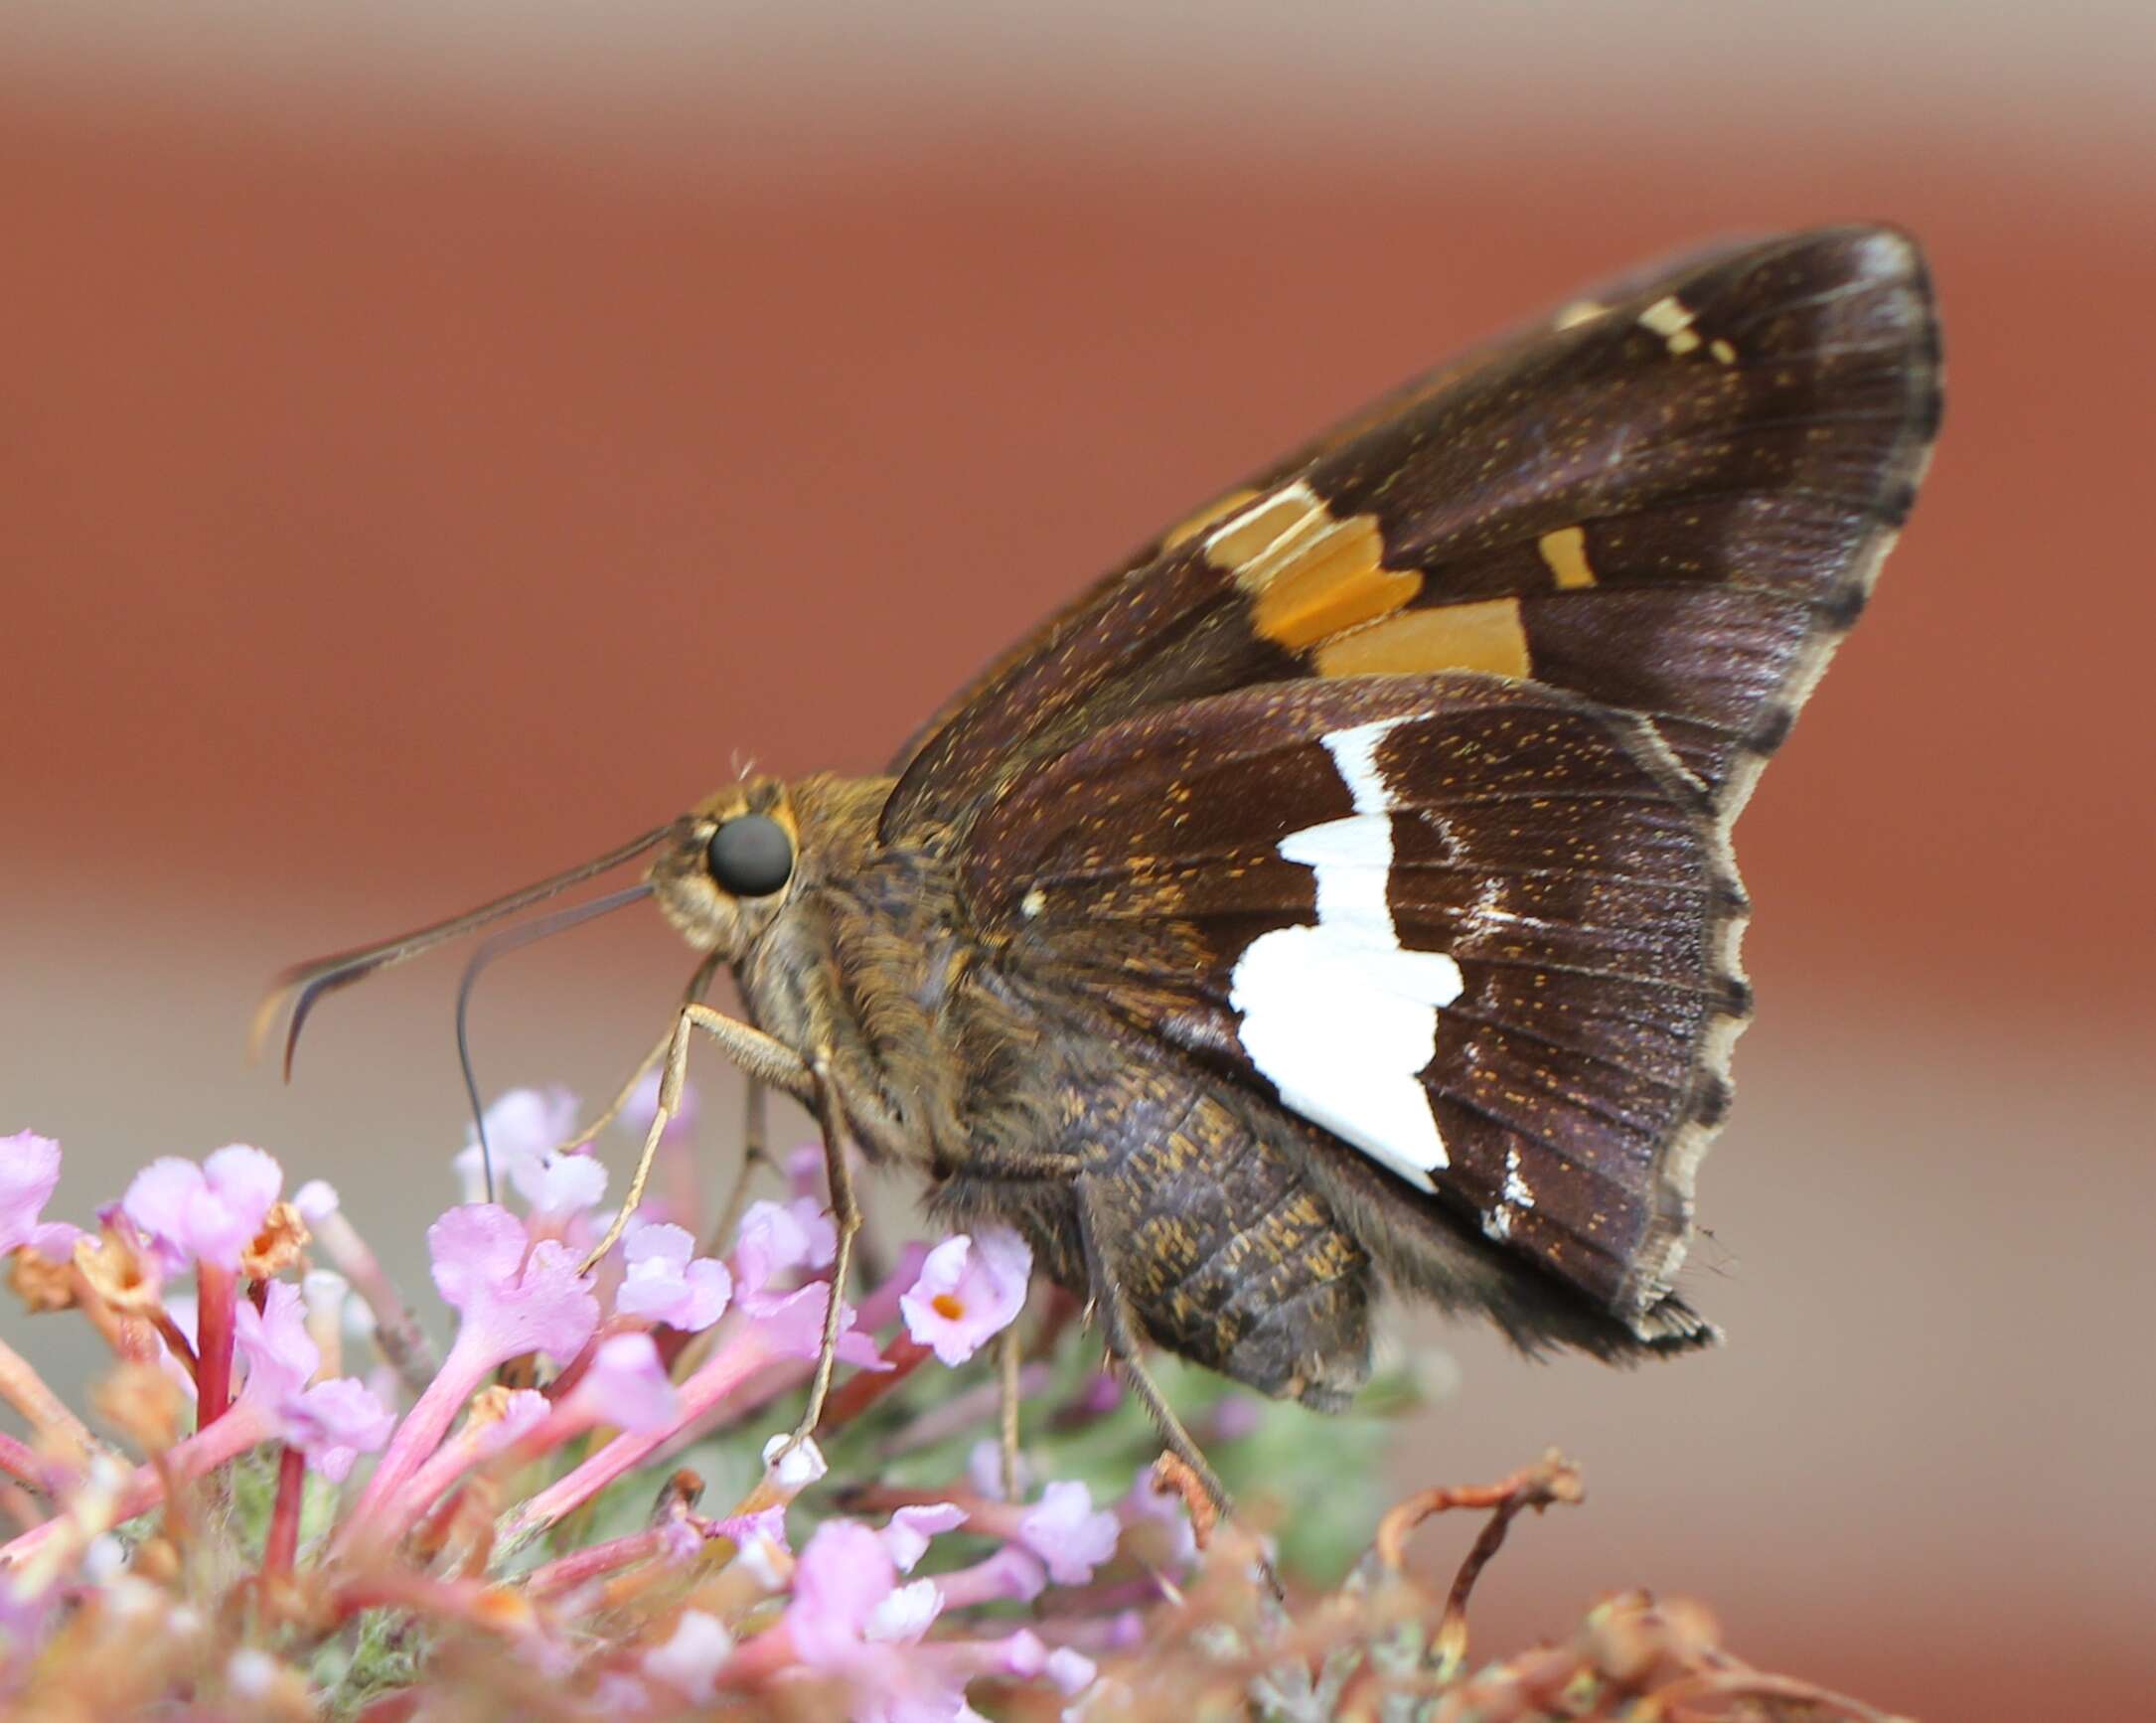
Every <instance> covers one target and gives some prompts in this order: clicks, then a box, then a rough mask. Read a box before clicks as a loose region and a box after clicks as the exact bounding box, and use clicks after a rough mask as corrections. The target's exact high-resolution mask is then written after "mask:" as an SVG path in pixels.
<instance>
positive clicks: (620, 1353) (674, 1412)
mask: <svg viewBox="0 0 2156 1723" xmlns="http://www.w3.org/2000/svg"><path fill="white" fill-rule="evenodd" d="M568 1398H569V1400H570V1401H571V1402H573V1403H574V1404H575V1406H576V1407H577V1409H578V1410H580V1411H588V1412H589V1413H590V1414H591V1415H592V1417H593V1419H594V1421H600V1420H603V1421H604V1422H606V1423H609V1424H613V1425H617V1426H618V1427H620V1428H621V1429H623V1430H636V1431H643V1432H650V1431H654V1430H665V1429H668V1428H670V1427H671V1426H672V1425H673V1423H674V1422H675V1420H676V1419H677V1418H679V1417H680V1416H681V1398H682V1397H681V1395H680V1394H679V1393H678V1392H677V1391H676V1390H675V1386H674V1384H673V1382H671V1381H670V1380H668V1378H667V1369H666V1366H665V1365H664V1364H662V1363H661V1362H660V1361H659V1348H658V1347H657V1346H655V1345H654V1344H653V1343H652V1337H651V1335H649V1334H647V1333H642V1332H638V1333H633V1334H609V1335H608V1336H607V1337H606V1338H605V1339H603V1340H601V1341H600V1342H599V1346H598V1350H597V1351H595V1352H594V1353H593V1354H592V1358H591V1368H590V1369H588V1370H586V1371H585V1372H584V1377H583V1380H582V1381H580V1382H578V1383H577V1384H576V1386H575V1388H573V1389H572V1390H571V1391H570V1393H569V1396H568Z"/></svg>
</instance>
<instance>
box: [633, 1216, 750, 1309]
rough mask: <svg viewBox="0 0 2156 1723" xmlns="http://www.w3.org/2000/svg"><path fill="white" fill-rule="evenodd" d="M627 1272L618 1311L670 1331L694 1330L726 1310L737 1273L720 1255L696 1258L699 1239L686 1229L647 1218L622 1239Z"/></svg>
mask: <svg viewBox="0 0 2156 1723" xmlns="http://www.w3.org/2000/svg"><path fill="white" fill-rule="evenodd" d="M621 1248H622V1257H623V1260H624V1261H625V1262H626V1263H627V1264H628V1272H627V1273H626V1274H625V1275H624V1276H623V1277H622V1283H621V1290H620V1291H619V1292H617V1293H616V1294H615V1295H614V1309H615V1310H616V1311H617V1312H619V1313H620V1314H621V1315H622V1316H625V1317H644V1318H648V1319H649V1320H650V1321H652V1322H655V1323H665V1324H666V1325H667V1327H669V1328H670V1329H680V1330H682V1331H684V1332H690V1333H693V1332H695V1331H698V1330H701V1329H707V1328H709V1327H710V1326H711V1325H712V1324H713V1323H715V1322H717V1321H718V1319H719V1318H720V1316H722V1315H723V1314H724V1313H725V1309H726V1302H727V1300H728V1299H730V1298H731V1297H732V1296H733V1277H732V1276H731V1275H730V1274H728V1273H727V1272H726V1265H725V1264H724V1263H722V1262H720V1261H719V1260H718V1259H717V1258H716V1257H708V1256H698V1257H693V1252H694V1250H695V1248H696V1241H695V1238H694V1236H693V1234H691V1232H690V1231H689V1229H688V1228H687V1227H681V1226H671V1225H668V1224H666V1223H664V1222H651V1221H648V1222H646V1223H644V1224H643V1225H641V1226H632V1227H631V1228H629V1230H628V1232H627V1233H626V1234H625V1235H624V1236H623V1238H622V1244H621Z"/></svg>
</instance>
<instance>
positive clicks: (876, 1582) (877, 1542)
mask: <svg viewBox="0 0 2156 1723" xmlns="http://www.w3.org/2000/svg"><path fill="white" fill-rule="evenodd" d="M897 1584H898V1569H897V1566H896V1565H895V1564H894V1563H893V1562H892V1560H891V1552H890V1551H889V1550H887V1549H886V1548H884V1546H883V1540H882V1539H881V1538H880V1537H878V1536H877V1535H876V1534H875V1533H874V1532H873V1531H871V1530H869V1528H868V1527H867V1526H865V1525H862V1524H861V1523H860V1522H859V1521H858V1520H852V1519H827V1520H826V1521H825V1522H824V1523H823V1524H822V1525H820V1526H818V1527H817V1528H816V1534H815V1535H814V1536H813V1537H811V1538H810V1539H809V1543H808V1547H807V1548H806V1549H804V1550H803V1551H802V1552H801V1560H800V1562H799V1564H798V1565H797V1566H796V1567H795V1569H794V1595H793V1601H792V1602H791V1603H789V1604H788V1605H787V1606H786V1616H785V1628H786V1633H787V1635H788V1637H789V1638H790V1639H791V1640H792V1642H793V1645H794V1650H795V1653H796V1654H797V1655H798V1656H799V1657H800V1658H801V1660H802V1661H803V1662H804V1663H806V1664H808V1665H809V1666H810V1667H811V1668H818V1669H828V1670H830V1671H832V1672H833V1673H835V1674H848V1673H851V1672H852V1670H853V1668H854V1667H855V1663H854V1658H853V1653H854V1652H855V1651H856V1650H857V1649H858V1647H859V1646H860V1645H861V1643H862V1640H863V1637H864V1636H865V1634H866V1631H867V1627H868V1620H869V1617H870V1616H872V1615H873V1614H874V1613H875V1609H876V1606H877V1605H879V1604H880V1603H882V1602H883V1600H884V1599H885V1598H887V1597H889V1596H890V1595H891V1593H892V1591H893V1590H895V1589H896V1587H897Z"/></svg>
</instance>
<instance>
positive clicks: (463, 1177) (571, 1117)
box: [452, 1084, 576, 1202]
mask: <svg viewBox="0 0 2156 1723" xmlns="http://www.w3.org/2000/svg"><path fill="white" fill-rule="evenodd" d="M484 1122H485V1124H486V1127H487V1150H488V1153H489V1154H491V1155H492V1156H493V1157H494V1171H495V1175H496V1177H497V1178H498V1179H501V1178H506V1179H508V1180H510V1181H511V1182H512V1183H516V1184H517V1187H518V1189H519V1190H520V1191H521V1190H523V1188H524V1186H523V1185H522V1183H519V1182H518V1179H517V1174H518V1170H519V1169H520V1168H523V1167H528V1166H530V1165H531V1164H532V1163H535V1162H538V1161H540V1160H542V1159H543V1158H544V1157H545V1156H547V1155H548V1154H550V1153H551V1152H552V1151H553V1150H554V1149H556V1148H558V1147H559V1146H560V1145H561V1144H563V1143H566V1142H567V1141H568V1140H569V1139H570V1138H571V1137H573V1136H575V1135H576V1097H575V1096H574V1095H572V1094H570V1093H569V1091H568V1090H566V1089H564V1088H562V1087H561V1086H560V1085H559V1084H555V1085H553V1086H551V1087H549V1088H545V1089H510V1090H508V1091H506V1092H505V1093H503V1094H501V1095H499V1096H497V1097H496V1098H495V1101H494V1104H493V1105H492V1106H490V1107H489V1108H488V1109H487V1110H486V1114H485V1116H484ZM452 1165H453V1166H454V1168H455V1169H456V1174H457V1182H458V1186H459V1188H461V1189H462V1190H463V1192H464V1199H465V1201H467V1202H478V1201H479V1200H481V1199H482V1198H483V1197H484V1196H485V1195H486V1191H487V1175H486V1162H485V1159H484V1157H482V1155H481V1154H480V1150H479V1133H478V1132H477V1131H475V1130H473V1129H471V1128H470V1127H469V1126H467V1127H466V1128H465V1132H464V1148H463V1151H462V1152H461V1153H460V1154H459V1155H458V1156H457V1157H456V1159H455V1161H454V1162H453V1163H452Z"/></svg>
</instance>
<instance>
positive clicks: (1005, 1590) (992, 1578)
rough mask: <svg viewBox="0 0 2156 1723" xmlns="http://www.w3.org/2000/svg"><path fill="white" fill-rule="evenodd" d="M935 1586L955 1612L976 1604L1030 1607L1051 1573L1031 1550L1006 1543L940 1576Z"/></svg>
mask: <svg viewBox="0 0 2156 1723" xmlns="http://www.w3.org/2000/svg"><path fill="white" fill-rule="evenodd" d="M936 1583H937V1584H938V1585H939V1586H941V1587H942V1588H943V1601H944V1603H945V1605H946V1606H947V1607H948V1608H950V1609H954V1610H963V1609H967V1608H969V1607H971V1606H972V1605H974V1604H996V1603H1019V1604H1029V1603H1031V1602H1032V1601H1033V1600H1034V1599H1035V1598H1037V1597H1039V1596H1040V1594H1041V1593H1042V1592H1044V1591H1046V1590H1047V1589H1048V1570H1047V1569H1046V1568H1044V1567H1042V1566H1041V1565H1040V1559H1039V1558H1038V1557H1037V1556H1035V1555H1033V1554H1032V1553H1031V1552H1030V1551H1028V1550H1024V1549H1021V1548H1019V1547H1018V1545H1016V1544H1014V1543H1006V1544H1004V1545H1003V1547H1002V1548H1001V1549H1000V1550H998V1551H997V1552H996V1553H995V1554H994V1555H992V1556H989V1557H988V1558H986V1559H985V1560H982V1561H977V1562H975V1563H974V1565H973V1566H972V1567H962V1568H960V1569H958V1570H957V1572H955V1573H946V1574H938V1575H937V1576H936Z"/></svg>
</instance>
